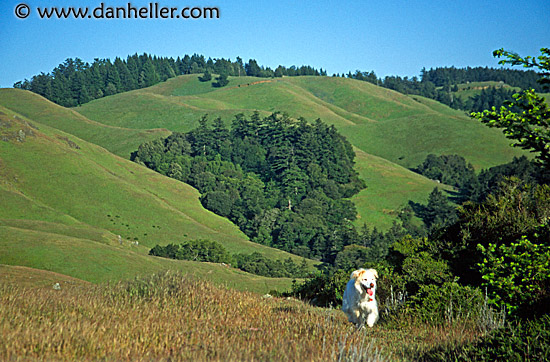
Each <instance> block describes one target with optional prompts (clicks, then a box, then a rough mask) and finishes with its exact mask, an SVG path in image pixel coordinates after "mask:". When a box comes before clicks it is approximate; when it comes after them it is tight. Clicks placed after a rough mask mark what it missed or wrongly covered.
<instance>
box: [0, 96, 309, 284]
mask: <svg viewBox="0 0 550 362" xmlns="http://www.w3.org/2000/svg"><path fill="white" fill-rule="evenodd" d="M14 92H16V93H21V92H19V91H14ZM9 93H11V92H10V91H8V90H4V91H3V92H2V93H1V94H0V104H6V103H9V102H4V100H5V98H4V97H3V96H4V95H6V94H9ZM25 95H27V94H26V92H25ZM13 98H15V97H13ZM43 103H46V104H45V105H44V104H43ZM48 103H49V102H47V101H45V100H44V99H42V98H40V99H38V98H37V99H34V100H33V101H31V102H29V104H28V108H41V109H49V108H53V109H56V108H55V107H52V106H51V105H50V104H48ZM61 111H63V109H61V110H60V112H61ZM64 112H69V113H70V112H71V111H70V110H65V111H64ZM80 117H81V116H80ZM46 118H48V117H46V116H44V119H46ZM56 119H57V118H55V116H53V117H52V118H51V123H52V124H54V123H55V120H56ZM76 119H78V117H76ZM198 197H199V194H198V192H197V191H196V190H195V189H193V188H192V187H190V186H188V185H186V184H183V183H181V182H177V181H175V180H172V179H169V178H167V177H164V176H161V175H159V174H157V173H155V172H153V171H151V170H148V169H147V168H145V167H143V166H140V165H137V164H135V163H133V162H130V161H128V160H126V159H123V158H120V157H118V156H115V155H113V154H112V153H110V152H108V151H107V150H105V149H103V148H101V147H99V146H97V145H94V144H91V143H89V142H87V141H84V140H82V139H80V138H77V137H75V136H73V135H71V134H68V133H64V132H62V131H59V130H56V129H54V128H51V127H49V126H47V125H45V124H43V123H41V122H38V121H36V120H35V119H33V118H27V117H25V116H24V115H22V114H20V113H16V112H14V111H13V110H11V109H8V108H7V107H5V106H0V204H1V205H2V207H1V208H0V264H8V265H22V266H27V267H33V268H38V269H44V270H49V271H54V272H58V273H62V274H66V275H70V276H73V277H77V278H80V279H83V280H86V281H92V282H101V281H107V280H116V279H121V278H131V277H132V276H135V275H139V274H148V273H152V272H155V271H158V270H163V269H168V268H175V269H180V270H185V271H188V272H194V273H197V274H199V275H205V276H207V277H208V278H209V279H212V280H214V281H216V282H218V283H224V284H228V285H231V286H237V287H239V288H247V289H249V290H256V291H262V292H265V291H268V290H270V289H274V288H275V289H276V288H279V289H284V288H287V287H288V286H289V285H290V280H286V279H280V280H275V279H270V278H261V277H256V276H253V275H249V274H247V273H244V272H241V271H238V270H234V269H231V268H227V267H224V266H221V265H214V264H206V263H194V262H181V261H172V260H166V259H160V258H154V257H150V256H148V255H147V253H148V251H149V249H150V248H151V247H152V246H154V245H156V244H161V245H164V244H168V243H171V242H173V243H178V242H182V241H183V240H185V239H198V238H206V239H210V240H216V241H218V242H220V243H222V244H223V245H224V246H225V248H226V249H227V250H228V251H229V252H231V253H236V252H245V253H251V252H254V251H259V252H261V253H263V254H264V255H267V256H268V257H270V258H274V259H283V258H288V257H289V256H290V254H287V253H284V252H282V251H279V250H275V249H271V248H267V247H265V246H261V245H258V244H255V243H252V242H250V241H248V240H247V238H246V237H245V235H244V234H242V233H241V232H240V231H239V230H238V228H237V227H235V226H234V225H233V224H232V223H230V222H229V221H228V220H226V219H224V218H221V217H219V216H217V215H215V214H213V213H211V212H209V211H207V210H205V209H204V208H203V207H202V205H201V204H200V202H199V199H198ZM119 235H120V236H121V238H120V240H119V237H118V236H119ZM292 257H293V258H294V259H295V261H296V262H299V261H300V258H298V257H295V256H292Z"/></svg>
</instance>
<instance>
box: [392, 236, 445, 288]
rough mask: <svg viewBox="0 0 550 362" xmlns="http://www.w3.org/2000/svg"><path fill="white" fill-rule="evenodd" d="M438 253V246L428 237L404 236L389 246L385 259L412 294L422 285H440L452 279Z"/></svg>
mask: <svg viewBox="0 0 550 362" xmlns="http://www.w3.org/2000/svg"><path fill="white" fill-rule="evenodd" d="M438 254H439V250H438V246H437V245H436V244H435V243H433V242H432V241H431V240H429V239H428V238H413V237H411V236H405V237H404V238H402V239H401V240H399V241H397V242H396V243H394V244H393V245H392V246H391V248H390V253H389V255H388V259H387V260H388V261H389V262H390V264H391V265H392V266H394V268H395V272H396V273H397V274H398V275H400V276H401V278H402V280H403V283H404V285H405V289H406V290H407V292H408V293H409V295H414V294H415V293H417V292H418V290H419V289H420V288H421V286H423V285H430V284H434V285H442V284H444V283H445V282H448V281H451V280H452V276H451V273H450V269H449V266H448V264H447V262H446V261H445V260H442V259H441V258H440V257H439V256H438Z"/></svg>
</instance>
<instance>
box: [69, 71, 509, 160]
mask: <svg viewBox="0 0 550 362" xmlns="http://www.w3.org/2000/svg"><path fill="white" fill-rule="evenodd" d="M75 110H77V111H78V112H79V113H81V114H83V115H84V116H86V117H88V118H89V119H92V120H95V121H97V122H101V123H104V124H106V125H110V126H116V127H127V128H134V129H151V128H167V129H169V130H172V131H188V130H190V129H192V128H194V127H195V126H196V125H197V121H198V119H199V118H200V117H201V116H202V115H204V114H205V113H208V114H209V115H210V117H211V118H213V117H217V116H220V117H222V119H224V120H226V121H228V122H229V121H230V120H231V119H232V118H233V116H234V115H235V114H236V113H239V112H245V113H250V112H252V111H254V110H258V111H261V112H262V113H264V114H268V113H270V112H273V111H283V112H287V113H288V114H289V115H290V116H291V117H296V118H297V117H300V116H302V117H304V118H306V119H307V120H310V121H313V120H314V119H316V118H321V119H322V120H323V121H324V122H327V123H329V124H334V125H335V126H336V127H337V128H338V129H339V130H340V132H342V133H343V134H344V135H345V136H346V137H348V138H349V140H350V141H351V142H352V144H353V145H354V146H356V147H357V148H359V149H360V150H362V151H364V152H366V153H368V154H372V155H376V156H379V157H382V158H385V159H387V160H389V161H391V162H394V163H397V164H399V165H401V166H404V167H407V168H409V167H414V166H416V165H418V164H419V163H420V162H422V161H423V160H424V158H425V157H426V155H427V154H428V153H436V154H450V153H458V154H460V155H462V156H464V157H465V158H466V159H467V160H468V161H469V162H472V163H473V164H474V166H476V167H477V168H480V167H489V166H493V165H495V164H501V163H504V162H508V161H509V160H510V159H511V158H512V157H513V155H517V154H518V152H517V150H514V149H511V148H510V147H508V143H509V142H508V141H507V140H506V138H504V137H503V136H502V134H501V132H500V131H499V130H495V129H489V128H487V127H485V126H483V125H482V124H480V123H479V122H478V121H476V120H472V119H470V118H469V117H467V116H466V115H464V113H462V112H460V111H455V110H452V109H451V108H449V107H446V106H443V105H441V104H439V103H437V102H435V101H431V100H428V99H425V98H422V97H417V96H406V95H403V94H401V93H398V92H394V91H391V90H388V89H385V88H381V87H377V86H375V85H373V84H370V83H368V82H362V81H357V80H353V79H347V78H332V77H285V78H276V79H260V78H252V77H240V78H239V77H234V78H230V83H229V85H228V86H227V87H224V88H213V87H211V86H209V85H208V83H201V82H199V81H198V77H197V76H196V75H187V76H180V77H177V78H173V79H170V80H168V81H167V82H164V83H161V84H159V85H156V86H153V87H150V88H145V89H141V90H136V91H132V92H127V93H121V94H117V95H115V96H112V97H106V98H102V99H97V100H94V101H92V102H90V103H87V104H85V105H83V106H82V107H78V108H75Z"/></svg>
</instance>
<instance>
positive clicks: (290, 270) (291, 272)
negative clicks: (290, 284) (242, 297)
mask: <svg viewBox="0 0 550 362" xmlns="http://www.w3.org/2000/svg"><path fill="white" fill-rule="evenodd" d="M234 258H235V263H236V266H237V268H239V269H241V270H244V271H245V272H248V273H252V274H256V275H262V276H266V277H273V278H281V277H295V278H305V277H306V276H307V275H308V274H309V272H308V267H307V263H306V260H305V259H302V263H301V264H300V265H297V264H296V263H294V261H292V259H291V258H290V257H288V258H287V259H285V260H284V261H281V260H273V259H269V258H267V257H266V256H264V255H263V254H260V253H258V252H255V253H252V254H235V255H234Z"/></svg>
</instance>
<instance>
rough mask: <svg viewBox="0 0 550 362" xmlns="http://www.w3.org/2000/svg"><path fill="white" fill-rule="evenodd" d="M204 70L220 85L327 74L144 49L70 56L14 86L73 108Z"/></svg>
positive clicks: (308, 68)
mask: <svg viewBox="0 0 550 362" xmlns="http://www.w3.org/2000/svg"><path fill="white" fill-rule="evenodd" d="M245 69H246V70H245ZM200 73H203V75H202V77H200V80H201V81H203V82H207V81H210V80H211V79H212V73H216V74H220V77H218V78H217V82H216V83H214V85H215V86H217V87H223V86H225V85H227V82H228V80H227V77H228V76H241V75H250V76H255V77H274V76H279V77H282V76H283V75H285V76H300V75H314V76H321V75H326V72H325V71H324V70H323V69H321V70H317V69H315V68H312V67H311V66H305V65H304V66H301V67H299V68H297V67H295V66H291V67H284V66H282V65H280V66H279V67H278V68H277V69H276V71H273V70H272V69H271V68H269V67H267V68H265V67H263V66H259V65H258V64H257V62H256V60H254V59H250V60H249V62H248V63H246V64H244V65H243V62H242V59H241V58H239V57H237V60H236V61H235V62H233V61H231V60H230V59H223V58H220V59H214V60H213V59H211V58H208V59H205V57H204V56H203V55H198V54H193V55H192V56H189V55H185V56H184V57H182V58H180V57H177V59H174V58H165V57H157V56H151V55H149V54H146V53H144V54H142V55H137V54H134V55H131V56H128V57H127V58H126V60H122V59H121V58H119V57H117V58H115V60H114V62H112V61H111V60H110V59H95V60H94V62H93V63H92V64H89V63H85V62H83V61H82V60H81V59H79V58H75V59H72V58H68V59H67V60H65V61H64V62H63V63H62V64H60V65H58V66H57V67H56V68H54V69H53V71H52V72H51V73H48V74H45V73H40V74H39V75H35V76H33V77H32V78H31V80H27V79H25V80H24V81H20V82H17V83H15V84H14V88H21V89H26V90H30V91H32V92H35V93H37V94H40V95H41V96H43V97H45V98H47V99H49V100H51V101H52V102H55V103H57V104H59V105H62V106H65V107H74V106H77V105H81V104H84V103H87V102H89V101H91V100H94V99H97V98H101V97H104V96H109V95H113V94H116V93H120V92H127V91H130V90H134V89H140V88H144V87H149V86H152V85H154V84H156V83H158V82H163V81H165V80H167V79H169V78H173V77H175V76H177V75H182V74H200Z"/></svg>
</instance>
